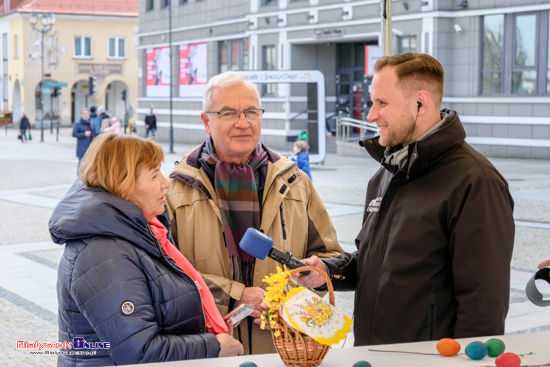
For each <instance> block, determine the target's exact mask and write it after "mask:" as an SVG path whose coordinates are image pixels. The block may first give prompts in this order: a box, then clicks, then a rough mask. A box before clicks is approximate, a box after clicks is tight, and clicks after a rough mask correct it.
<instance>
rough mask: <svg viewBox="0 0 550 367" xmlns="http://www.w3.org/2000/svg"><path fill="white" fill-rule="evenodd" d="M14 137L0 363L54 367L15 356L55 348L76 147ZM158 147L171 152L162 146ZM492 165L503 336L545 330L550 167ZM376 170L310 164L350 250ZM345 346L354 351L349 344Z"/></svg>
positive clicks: (1, 135) (332, 162) (372, 165)
mask: <svg viewBox="0 0 550 367" xmlns="http://www.w3.org/2000/svg"><path fill="white" fill-rule="evenodd" d="M17 133H18V132H17V131H16V130H14V129H8V130H4V129H3V128H2V129H0V365H10V366H54V365H56V356H55V355H52V354H46V352H48V351H53V350H54V349H48V348H46V349H43V350H42V351H40V350H38V349H35V348H31V349H28V348H27V349H25V348H17V342H18V341H23V342H24V341H26V342H28V343H33V342H39V343H47V342H56V341H57V299H56V291H55V284H56V278H57V265H58V262H59V259H60V257H61V254H62V251H63V247H62V246H59V245H55V244H53V243H52V242H51V239H50V236H49V232H48V221H49V217H50V215H51V213H52V210H53V208H54V206H55V205H56V203H57V202H58V200H59V199H60V198H61V197H62V196H63V195H64V193H65V192H66V191H67V189H68V188H69V187H70V186H71V184H72V182H74V180H75V178H76V167H77V158H76V157H75V151H76V148H75V145H76V143H75V139H74V138H72V137H71V130H70V129H68V128H64V129H63V128H62V129H61V131H60V135H59V137H56V135H55V134H50V131H49V130H46V131H45V133H44V140H45V141H44V142H40V130H33V137H34V140H32V141H31V142H29V143H28V144H26V145H24V144H21V143H20V142H19V141H18V140H17V138H16V136H17ZM161 145H163V146H164V147H165V151H167V150H168V146H167V143H166V142H161ZM191 148H192V146H187V145H177V144H176V145H175V146H174V151H175V152H176V153H175V154H166V159H165V163H164V164H163V166H162V171H163V173H165V174H168V173H169V172H170V171H171V169H172V167H173V164H174V162H175V161H177V160H179V159H181V157H182V156H183V154H184V153H185V152H187V151H188V150H189V149H191ZM283 153H286V154H290V152H283ZM491 161H492V162H493V164H495V166H496V167H497V168H498V169H499V170H500V172H501V173H502V174H503V175H504V177H505V178H506V179H507V180H508V182H509V184H510V189H511V192H512V195H513V197H514V200H515V204H516V206H515V211H514V216H515V219H516V241H515V250H514V255H513V259H512V288H511V291H510V312H509V314H508V318H507V320H506V333H529V332H534V331H542V330H550V309H545V308H540V307H537V306H534V305H533V304H531V303H530V302H529V301H528V300H527V298H526V296H525V292H524V288H525V283H526V282H527V280H528V279H529V278H530V277H531V276H532V274H533V273H534V272H535V271H536V266H537V264H538V263H539V262H540V261H541V260H543V259H546V258H550V250H548V243H547V242H548V238H550V162H549V161H543V160H520V159H501V158H499V159H491ZM377 169H378V164H377V163H376V162H374V161H373V160H372V159H371V158H370V157H367V155H366V153H365V157H364V158H361V157H340V156H337V155H335V154H332V153H329V154H327V157H326V161H325V164H324V165H313V166H312V175H313V181H314V184H315V186H316V188H317V189H318V191H319V193H320V195H321V197H322V198H323V200H324V202H325V204H326V206H327V209H328V211H329V213H330V215H331V218H332V220H333V222H334V225H335V227H336V229H337V232H338V237H339V240H340V242H341V243H342V245H343V247H344V248H345V249H346V250H347V251H353V250H354V248H355V245H354V239H355V236H356V234H357V233H358V232H359V229H360V227H361V219H362V213H363V204H364V196H365V190H366V187H367V183H368V180H369V178H370V177H371V176H372V174H373V173H374V172H375V171H376V170H377ZM487 266H491V264H490V263H488V264H487ZM353 296H354V293H353V292H342V293H340V292H337V293H336V305H337V307H338V308H339V309H341V310H342V311H344V312H345V313H346V314H348V315H349V316H351V314H352V311H353ZM342 345H343V346H344V347H350V346H352V345H353V338H352V337H351V336H350V337H348V339H347V341H346V342H345V344H344V343H341V345H339V346H340V347H341V346H342ZM42 352H44V353H43V354H40V355H37V354H31V353H42Z"/></svg>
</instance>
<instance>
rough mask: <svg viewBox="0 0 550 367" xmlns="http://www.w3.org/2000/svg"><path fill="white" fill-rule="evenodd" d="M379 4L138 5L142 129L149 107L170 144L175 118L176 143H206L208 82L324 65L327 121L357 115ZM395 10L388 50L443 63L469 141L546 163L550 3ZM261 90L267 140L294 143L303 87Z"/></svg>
mask: <svg viewBox="0 0 550 367" xmlns="http://www.w3.org/2000/svg"><path fill="white" fill-rule="evenodd" d="M388 1H389V0H388ZM381 3H383V1H380V0H349V1H346V0H278V1H277V0H231V1H225V0H172V1H171V0H140V1H139V31H138V34H137V40H136V42H137V45H136V47H137V49H138V60H139V70H138V77H139V96H138V109H137V112H138V127H139V126H141V129H143V122H142V121H143V119H144V116H145V114H146V113H148V111H149V109H150V108H151V107H154V110H155V114H156V115H157V120H158V121H159V124H158V125H159V135H160V136H161V137H162V138H163V139H168V134H169V126H170V116H172V126H173V131H174V135H173V136H174V139H175V141H177V142H182V143H198V142H200V141H202V140H203V139H204V137H205V136H206V135H205V132H204V128H203V124H202V121H201V120H200V117H199V114H200V111H201V109H202V98H201V96H202V92H203V91H204V85H205V83H206V82H207V80H208V79H209V78H210V77H212V76H213V75H216V74H218V73H220V72H223V71H226V70H320V71H321V72H322V73H323V74H324V76H325V92H326V97H325V107H326V111H327V112H326V116H327V117H330V116H331V115H332V114H333V113H334V111H336V110H337V109H338V108H339V107H340V106H341V105H342V104H345V105H347V106H349V110H350V115H352V116H354V117H356V118H361V116H362V114H363V113H365V114H366V113H368V109H369V106H370V104H369V95H368V86H369V83H370V76H369V74H370V71H369V67H368V65H369V62H372V60H374V59H376V55H379V54H380V49H379V47H377V46H380V44H381V8H382V6H381ZM390 15H391V18H392V27H391V28H392V53H393V54H396V53H401V52H407V51H412V52H422V53H428V54H430V55H432V56H434V57H436V58H437V59H438V60H439V61H440V62H441V63H442V64H443V66H444V68H445V71H446V77H445V92H444V99H443V107H446V108H450V109H454V110H457V111H458V112H459V115H460V116H461V120H462V122H463V123H464V126H465V128H466V131H467V134H468V141H469V142H470V143H471V144H472V145H474V146H475V147H476V148H477V149H478V150H480V151H481V152H482V153H484V154H486V155H489V156H503V157H525V158H540V159H550V36H549V33H550V32H549V28H550V22H549V18H550V2H548V1H541V0H469V1H466V0H422V1H421V0H414V1H406V0H397V1H396V0H394V1H391V14H390ZM170 16H171V17H170ZM170 18H171V22H170ZM170 24H171V27H170ZM170 85H171V86H172V88H171V89H170ZM258 88H259V91H260V95H261V96H262V106H263V108H265V109H266V113H265V115H264V122H263V129H262V141H263V142H264V143H266V144H267V145H269V146H271V147H273V148H275V149H282V148H285V147H288V146H289V144H290V143H289V142H290V141H293V140H294V139H295V138H296V136H297V134H298V133H299V132H300V131H302V130H304V127H305V126H307V120H308V116H307V115H308V114H307V112H305V111H307V110H308V106H307V98H306V94H307V93H306V89H307V88H306V86H304V85H288V84H262V85H259V86H258ZM170 96H171V97H170ZM170 100H171V101H172V108H170V104H171V103H170ZM332 123H333V122H332Z"/></svg>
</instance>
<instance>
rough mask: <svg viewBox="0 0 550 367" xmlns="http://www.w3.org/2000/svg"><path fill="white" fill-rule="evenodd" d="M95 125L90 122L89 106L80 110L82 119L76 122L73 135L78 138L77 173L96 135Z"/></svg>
mask: <svg viewBox="0 0 550 367" xmlns="http://www.w3.org/2000/svg"><path fill="white" fill-rule="evenodd" d="M95 134H96V132H95V130H94V127H93V126H92V125H91V124H90V112H89V111H88V109H87V108H83V109H82V110H81V111H80V121H78V122H77V123H76V124H74V127H73V137H75V138H76V139H77V140H76V156H77V157H78V168H77V170H76V174H77V175H78V172H79V171H80V161H81V160H82V157H84V154H85V153H86V151H87V150H88V147H89V146H90V143H91V142H92V139H93V138H94V137H95Z"/></svg>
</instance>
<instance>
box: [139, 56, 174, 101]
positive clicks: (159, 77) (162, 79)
mask: <svg viewBox="0 0 550 367" xmlns="http://www.w3.org/2000/svg"><path fill="white" fill-rule="evenodd" d="M145 95H146V96H147V97H169V96H170V48H169V47H158V48H148V49H147V86H146V90H145Z"/></svg>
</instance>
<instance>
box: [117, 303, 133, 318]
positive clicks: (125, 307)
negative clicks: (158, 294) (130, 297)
mask: <svg viewBox="0 0 550 367" xmlns="http://www.w3.org/2000/svg"><path fill="white" fill-rule="evenodd" d="M120 309H121V310H122V313H123V314H125V315H131V314H133V313H134V309H135V307H134V304H133V303H132V302H130V301H126V302H124V303H123V304H122V306H120Z"/></svg>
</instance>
